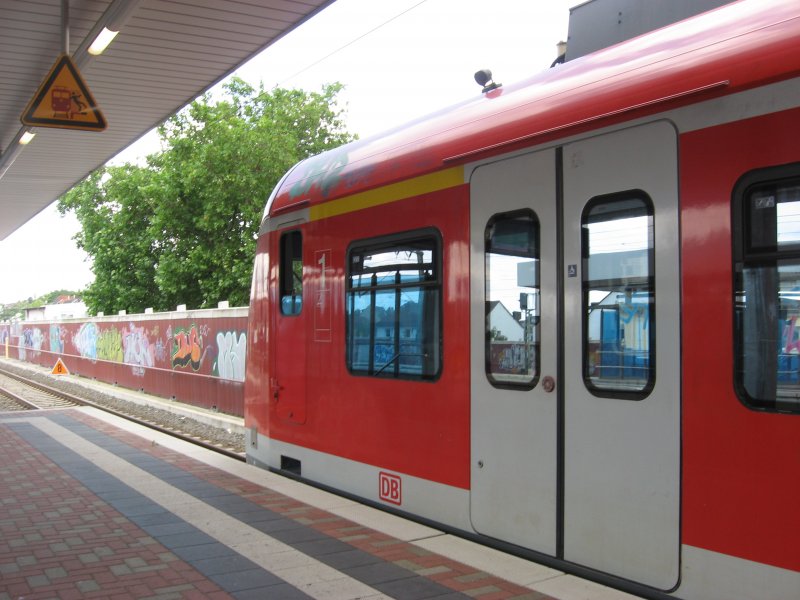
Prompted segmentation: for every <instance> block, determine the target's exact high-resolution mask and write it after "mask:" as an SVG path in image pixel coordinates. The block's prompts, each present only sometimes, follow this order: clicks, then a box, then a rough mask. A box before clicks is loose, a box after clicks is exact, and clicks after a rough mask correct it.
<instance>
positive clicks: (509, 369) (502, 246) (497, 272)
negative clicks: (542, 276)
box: [484, 210, 540, 389]
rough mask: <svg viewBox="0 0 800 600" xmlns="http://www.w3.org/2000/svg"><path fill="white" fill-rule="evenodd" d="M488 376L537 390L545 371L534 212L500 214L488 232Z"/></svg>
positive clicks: (503, 383)
mask: <svg viewBox="0 0 800 600" xmlns="http://www.w3.org/2000/svg"><path fill="white" fill-rule="evenodd" d="M484 241H485V268H486V353H485V357H486V375H487V376H488V378H489V381H490V382H491V383H492V384H493V385H495V386H497V387H520V388H523V389H531V388H532V387H534V386H535V385H536V379H537V375H538V372H539V352H538V348H539V318H540V314H539V221H538V219H537V218H536V215H535V214H534V213H533V212H532V211H530V210H524V211H517V212H511V213H504V214H500V215H495V216H494V217H492V219H491V220H490V221H489V224H488V225H487V227H486V232H485V236H484Z"/></svg>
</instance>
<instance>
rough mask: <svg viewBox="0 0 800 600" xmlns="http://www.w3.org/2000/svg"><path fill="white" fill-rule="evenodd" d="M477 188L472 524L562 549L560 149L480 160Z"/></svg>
mask: <svg viewBox="0 0 800 600" xmlns="http://www.w3.org/2000/svg"><path fill="white" fill-rule="evenodd" d="M470 189H471V199H470V211H471V213H470V223H471V224H470V228H471V239H472V252H471V265H472V267H471V270H472V276H471V282H470V285H471V297H472V299H473V302H472V307H471V309H470V310H471V314H470V320H471V328H470V330H471V333H470V336H471V344H470V345H471V373H472V375H471V389H472V406H471V421H472V424H471V430H472V440H471V444H472V461H471V507H470V512H471V519H472V524H473V526H474V527H475V529H476V530H477V531H478V532H480V533H482V534H485V535H487V536H490V537H494V538H497V539H501V540H505V541H509V542H512V543H514V544H518V545H520V546H524V547H526V548H531V549H533V550H536V551H539V552H544V553H547V554H555V551H556V514H557V508H556V507H557V504H556V499H557V493H556V490H557V469H556V467H557V432H558V427H557V414H558V406H557V401H556V397H557V395H556V394H555V393H553V389H552V388H551V387H550V382H553V381H555V375H556V356H557V353H556V347H557V344H558V342H557V336H556V317H557V314H556V255H555V251H556V218H555V215H556V210H555V209H556V158H555V151H553V150H549V151H545V152H540V153H536V154H528V155H524V156H520V157H517V158H513V159H508V160H503V161H500V162H496V163H491V164H487V165H483V166H481V167H478V168H477V169H476V170H475V171H474V172H473V174H472V177H471V180H470Z"/></svg>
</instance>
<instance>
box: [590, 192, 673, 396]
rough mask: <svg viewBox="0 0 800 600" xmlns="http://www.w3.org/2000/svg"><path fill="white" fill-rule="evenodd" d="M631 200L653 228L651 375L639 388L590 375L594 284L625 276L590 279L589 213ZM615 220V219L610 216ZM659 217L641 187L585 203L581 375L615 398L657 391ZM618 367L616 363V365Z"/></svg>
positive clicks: (650, 251) (599, 392)
mask: <svg viewBox="0 0 800 600" xmlns="http://www.w3.org/2000/svg"><path fill="white" fill-rule="evenodd" d="M631 200H636V201H641V202H643V204H644V215H642V216H647V217H648V219H649V232H650V236H651V237H650V239H649V240H648V252H647V270H648V273H647V277H646V278H645V279H646V281H647V285H648V289H649V294H650V298H649V301H648V311H649V314H648V354H649V357H648V365H647V367H648V373H649V375H648V378H647V382H646V383H645V385H644V386H643V387H642V388H641V389H637V390H626V389H623V388H604V387H598V386H597V385H595V384H594V383H593V382H592V379H591V377H590V375H589V371H590V368H591V364H590V360H589V355H590V348H589V311H588V307H589V303H590V302H589V292H590V291H591V289H592V288H593V287H595V286H594V285H593V284H595V283H598V282H602V283H605V284H606V285H608V286H609V287H613V286H615V285H616V286H619V285H620V284H621V283H622V280H617V279H609V280H602V279H597V280H592V279H589V258H590V256H589V228H588V224H589V221H588V216H589V213H590V212H591V211H592V210H593V209H595V208H596V207H597V206H599V205H602V204H612V203H616V202H618V203H620V204H622V203H625V202H628V201H631ZM607 220H609V221H610V220H612V219H607ZM655 239H656V219H655V206H654V204H653V199H652V198H651V197H650V195H649V194H648V193H647V192H645V191H644V190H641V189H632V190H625V191H621V192H614V193H611V194H603V195H600V196H594V197H593V198H591V199H590V200H589V201H588V202H587V203H586V205H585V206H584V207H583V210H582V212H581V262H582V268H581V321H582V326H581V347H582V350H581V354H582V357H581V362H582V364H581V376H582V378H583V383H584V386H585V387H586V390H587V391H588V392H589V393H590V394H592V395H593V396H596V397H598V398H611V399H615V400H633V401H640V400H644V399H645V398H647V397H648V396H649V395H650V393H651V392H652V391H653V389H654V388H655V385H656V377H657V371H656V363H657V356H658V353H657V344H656V340H657V336H656V296H657V290H656V270H655V255H656V244H655ZM612 368H614V367H612ZM616 368H620V369H624V368H625V365H624V364H623V365H622V366H618V367H616Z"/></svg>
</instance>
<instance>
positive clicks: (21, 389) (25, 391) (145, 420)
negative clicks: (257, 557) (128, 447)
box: [0, 367, 245, 461]
mask: <svg viewBox="0 0 800 600" xmlns="http://www.w3.org/2000/svg"><path fill="white" fill-rule="evenodd" d="M94 396H97V395H96V394H94ZM75 406H91V407H94V408H97V409H99V410H102V411H105V412H108V413H111V414H114V415H116V416H118V417H122V418H124V419H127V420H129V421H132V422H134V423H137V424H139V425H143V426H145V427H149V428H150V429H155V430H157V431H160V432H162V433H166V434H168V435H171V436H173V437H176V438H179V439H182V440H184V441H187V442H190V443H192V444H196V445H199V446H203V447H204V448H207V449H209V450H214V451H215V452H219V453H221V454H224V455H226V456H229V457H231V458H235V459H237V460H241V461H244V460H245V454H244V440H243V439H242V440H241V443H238V440H234V441H233V442H231V440H230V437H231V436H230V435H219V433H220V431H214V430H215V429H217V430H218V428H214V427H211V426H208V425H203V424H200V423H197V422H196V421H193V420H192V419H190V418H187V417H183V416H179V415H175V414H173V413H170V412H168V411H165V410H160V409H154V408H152V407H142V406H140V405H138V404H135V403H132V402H125V401H122V400H120V399H116V398H108V400H104V399H103V398H98V397H96V398H93V399H92V400H89V399H88V398H84V397H81V396H79V395H76V394H72V393H68V392H66V391H64V390H61V389H58V388H55V387H53V386H51V385H48V384H45V383H42V382H41V381H37V380H34V379H31V378H30V377H27V376H25V375H22V374H20V373H17V372H14V371H11V370H8V369H6V368H5V367H0V412H4V411H20V410H46V409H63V408H72V407H75Z"/></svg>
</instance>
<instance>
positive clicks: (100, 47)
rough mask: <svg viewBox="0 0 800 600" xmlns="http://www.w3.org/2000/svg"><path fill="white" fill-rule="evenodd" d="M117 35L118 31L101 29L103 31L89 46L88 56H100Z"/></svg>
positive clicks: (106, 28)
mask: <svg viewBox="0 0 800 600" xmlns="http://www.w3.org/2000/svg"><path fill="white" fill-rule="evenodd" d="M118 33H119V31H111V30H110V29H109V28H108V27H103V30H102V31H101V32H100V33H98V34H97V37H96V38H94V41H93V42H92V45H91V46H89V50H88V52H89V54H91V55H93V56H97V55H98V54H102V53H103V51H104V50H105V49H106V48H108V45H109V44H110V43H111V42H112V40H113V39H114V38H115V37H117V34H118Z"/></svg>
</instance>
